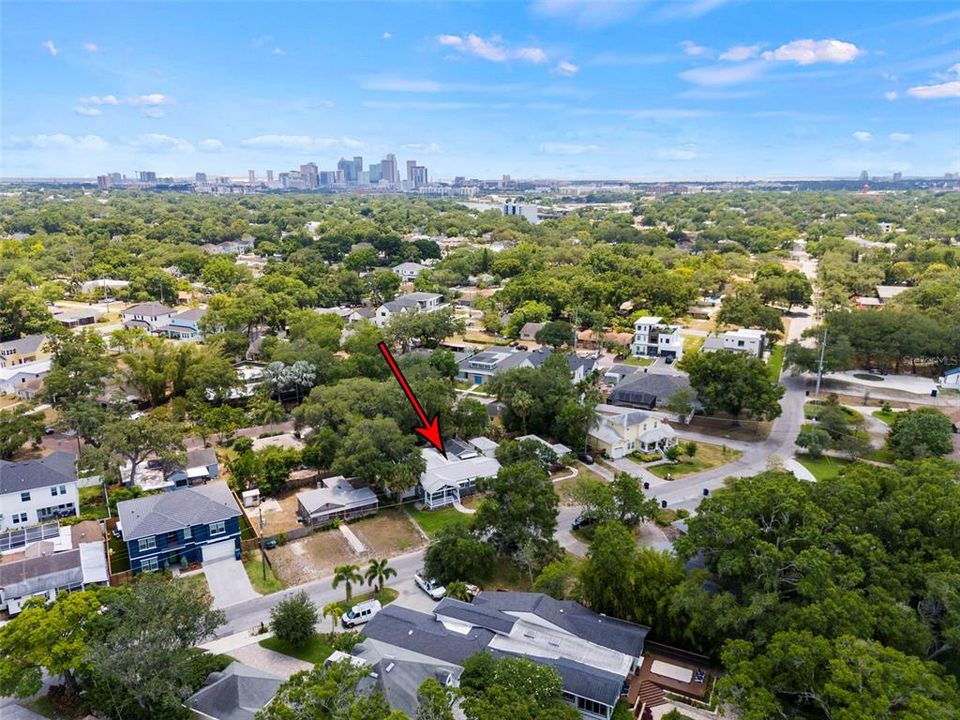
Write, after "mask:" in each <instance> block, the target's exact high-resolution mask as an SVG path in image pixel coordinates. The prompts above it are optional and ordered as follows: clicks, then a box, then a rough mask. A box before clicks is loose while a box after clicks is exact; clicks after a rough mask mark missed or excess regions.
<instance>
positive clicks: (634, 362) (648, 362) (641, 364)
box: [617, 355, 654, 367]
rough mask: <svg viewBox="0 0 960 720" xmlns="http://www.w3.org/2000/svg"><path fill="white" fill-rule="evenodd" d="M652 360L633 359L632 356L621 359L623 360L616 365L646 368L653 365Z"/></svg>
mask: <svg viewBox="0 0 960 720" xmlns="http://www.w3.org/2000/svg"><path fill="white" fill-rule="evenodd" d="M653 360H654V359H653V358H645V357H633V355H628V356H627V357H625V358H623V360H617V364H618V365H636V366H637V367H646V366H647V365H653Z"/></svg>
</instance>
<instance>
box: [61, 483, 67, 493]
mask: <svg viewBox="0 0 960 720" xmlns="http://www.w3.org/2000/svg"><path fill="white" fill-rule="evenodd" d="M60 494H61V495H66V494H67V486H66V485H61V486H60Z"/></svg>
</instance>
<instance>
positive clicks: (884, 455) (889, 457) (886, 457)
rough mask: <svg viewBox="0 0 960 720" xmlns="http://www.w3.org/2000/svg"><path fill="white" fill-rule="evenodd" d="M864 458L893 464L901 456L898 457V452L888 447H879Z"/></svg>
mask: <svg viewBox="0 0 960 720" xmlns="http://www.w3.org/2000/svg"><path fill="white" fill-rule="evenodd" d="M863 459H864V460H873V461H874V462H882V463H886V464H888V465H893V464H894V463H895V462H896V461H897V460H899V459H900V458H898V457H897V455H896V453H894V452H893V450H891V449H890V448H888V447H882V448H878V449H874V450H871V451H870V452H868V453H867V454H866V455H864V456H863Z"/></svg>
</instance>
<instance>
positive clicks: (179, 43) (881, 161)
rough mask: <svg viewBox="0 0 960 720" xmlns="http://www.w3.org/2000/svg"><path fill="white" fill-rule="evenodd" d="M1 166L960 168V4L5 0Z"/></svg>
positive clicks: (603, 170) (491, 170) (473, 173)
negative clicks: (357, 163) (352, 162)
mask: <svg viewBox="0 0 960 720" xmlns="http://www.w3.org/2000/svg"><path fill="white" fill-rule="evenodd" d="M0 12H2V41H3V47H2V68H3V83H2V90H0V92H2V126H0V141H2V156H0V175H3V176H6V177H11V176H49V175H58V176H92V175H96V174H99V173H103V172H109V171H119V172H126V173H132V172H134V171H136V170H139V169H152V170H156V171H157V172H159V173H161V174H176V175H187V174H192V173H193V172H195V171H197V170H205V171H207V172H209V173H222V174H231V175H245V174H246V170H247V169H248V168H256V169H257V172H258V174H259V175H263V174H264V170H265V169H266V168H271V169H273V170H275V171H277V172H280V171H282V170H285V169H289V168H293V167H297V166H299V165H300V164H301V163H303V162H308V161H311V160H313V161H316V162H317V163H318V165H319V166H320V167H321V169H323V168H331V167H334V166H335V164H336V161H337V160H338V159H339V157H340V156H341V155H345V156H353V155H362V156H363V157H364V160H365V162H369V161H370V160H376V159H379V158H380V157H382V156H383V154H385V153H387V152H394V153H395V154H396V155H397V156H398V159H399V160H400V161H401V163H402V162H403V161H405V160H407V159H416V160H418V161H419V162H420V163H422V164H425V165H427V166H428V167H429V168H430V171H431V175H432V176H433V177H440V178H452V177H453V176H454V175H467V176H470V177H498V176H499V175H500V174H502V173H508V174H511V175H513V176H515V177H556V178H601V177H602V178H638V179H653V178H705V177H726V178H734V177H788V176H838V175H842V176H849V175H856V174H858V173H859V172H860V170H862V169H867V170H869V171H870V172H871V173H874V174H889V173H891V172H893V171H894V170H901V171H903V173H904V174H905V175H914V174H928V175H941V174H942V173H944V172H946V171H954V172H955V171H958V170H960V9H958V6H957V5H956V4H955V3H947V2H941V3H922V2H899V3H898V2H852V1H851V2H832V3H816V2H803V3H786V2H783V3H781V2H772V1H765V2H746V1H740V2H737V1H736V0H692V1H691V2H666V1H665V0H646V1H641V2H606V1H603V0H594V1H593V2H586V1H582V0H536V1H535V2H532V3H521V2H506V1H501V2H456V3H446V2H391V3H372V2H352V3H319V2H316V3H307V2H299V3H279V2H260V3H253V2H213V3H185V2H126V3H87V2H73V3H64V4H54V3H45V2H4V3H2V5H0Z"/></svg>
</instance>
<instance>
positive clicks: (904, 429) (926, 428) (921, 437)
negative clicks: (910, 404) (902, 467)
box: [887, 408, 953, 458]
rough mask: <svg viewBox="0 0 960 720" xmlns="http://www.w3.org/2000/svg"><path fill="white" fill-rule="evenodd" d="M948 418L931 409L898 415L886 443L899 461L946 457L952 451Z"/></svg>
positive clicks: (920, 409) (951, 430) (921, 409)
mask: <svg viewBox="0 0 960 720" xmlns="http://www.w3.org/2000/svg"><path fill="white" fill-rule="evenodd" d="M952 433H953V426H952V424H951V422H950V418H948V417H947V416H946V415H944V414H943V413H942V412H940V411H939V410H936V409H934V408H919V409H917V410H908V411H906V412H901V413H897V414H896V415H895V416H894V418H893V425H892V426H891V428H890V435H889V436H888V437H887V443H888V444H889V445H890V448H891V449H892V450H893V451H894V452H895V453H896V454H897V456H898V457H901V458H922V457H928V456H933V455H946V454H948V453H950V452H952V451H953V440H952Z"/></svg>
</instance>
